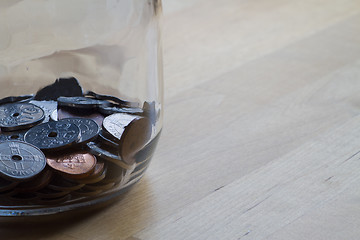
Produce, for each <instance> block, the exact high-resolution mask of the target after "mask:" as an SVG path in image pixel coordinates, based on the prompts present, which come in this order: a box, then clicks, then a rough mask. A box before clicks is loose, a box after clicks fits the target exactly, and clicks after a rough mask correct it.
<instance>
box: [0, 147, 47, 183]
mask: <svg viewBox="0 0 360 240" xmlns="http://www.w3.org/2000/svg"><path fill="white" fill-rule="evenodd" d="M45 166H46V159H45V155H44V154H43V153H42V151H41V150H40V149H38V148H37V147H35V146H33V145H31V144H29V143H25V142H20V141H8V142H4V143H0V174H1V176H3V177H4V178H6V179H9V180H12V181H26V180H28V179H30V178H33V177H35V176H36V175H38V174H39V173H40V172H41V171H42V170H43V169H44V168H45Z"/></svg>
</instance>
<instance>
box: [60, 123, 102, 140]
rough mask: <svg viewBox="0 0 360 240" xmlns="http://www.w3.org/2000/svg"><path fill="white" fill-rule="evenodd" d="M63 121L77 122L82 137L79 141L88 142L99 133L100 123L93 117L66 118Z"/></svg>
mask: <svg viewBox="0 0 360 240" xmlns="http://www.w3.org/2000/svg"><path fill="white" fill-rule="evenodd" d="M62 121H63V122H68V123H72V124H75V125H76V126H78V127H79V129H80V139H79V140H78V143H86V142H89V141H91V140H93V139H94V138H96V136H97V135H98V134H99V131H100V128H99V125H98V124H97V123H96V122H95V121H94V120H92V119H89V118H65V119H63V120H62Z"/></svg>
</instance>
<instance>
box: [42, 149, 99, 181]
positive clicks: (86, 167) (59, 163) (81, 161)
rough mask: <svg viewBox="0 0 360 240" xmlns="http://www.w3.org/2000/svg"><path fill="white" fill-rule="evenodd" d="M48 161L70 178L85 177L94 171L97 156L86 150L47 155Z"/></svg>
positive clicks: (52, 166) (51, 165)
mask: <svg viewBox="0 0 360 240" xmlns="http://www.w3.org/2000/svg"><path fill="white" fill-rule="evenodd" d="M46 161H47V164H48V165H49V166H50V167H51V168H53V169H55V170H57V171H59V172H60V173H63V174H66V176H68V177H70V178H85V177H87V176H89V175H90V174H91V173H92V172H93V170H94V168H95V165H96V157H95V156H94V155H92V154H90V153H86V152H76V153H70V154H63V155H59V156H53V157H47V159H46Z"/></svg>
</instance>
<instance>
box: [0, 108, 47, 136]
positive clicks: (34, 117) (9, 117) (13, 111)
mask: <svg viewBox="0 0 360 240" xmlns="http://www.w3.org/2000/svg"><path fill="white" fill-rule="evenodd" d="M44 117H45V115H44V111H43V110H42V109H41V108H40V107H38V106H36V105H34V104H31V103H8V104H4V105H1V106H0V127H1V129H2V130H4V131H13V130H20V129H25V128H30V127H32V126H35V125H37V124H38V123H40V122H41V121H42V120H43V119H44Z"/></svg>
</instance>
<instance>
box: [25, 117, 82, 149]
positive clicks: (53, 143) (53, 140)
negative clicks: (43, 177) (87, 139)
mask: <svg viewBox="0 0 360 240" xmlns="http://www.w3.org/2000/svg"><path fill="white" fill-rule="evenodd" d="M79 135H80V129H79V128H78V127H77V126H76V125H75V124H72V123H69V122H64V121H62V120H61V121H57V122H47V123H43V124H40V125H38V126H35V127H33V128H31V129H30V130H28V131H27V132H26V133H25V137H24V139H25V141H26V142H28V143H31V144H33V145H35V146H37V147H38V148H40V149H43V150H46V149H60V148H63V147H66V146H70V145H71V144H73V143H75V142H76V141H77V140H78V138H79Z"/></svg>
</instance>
